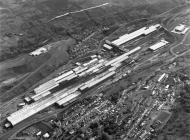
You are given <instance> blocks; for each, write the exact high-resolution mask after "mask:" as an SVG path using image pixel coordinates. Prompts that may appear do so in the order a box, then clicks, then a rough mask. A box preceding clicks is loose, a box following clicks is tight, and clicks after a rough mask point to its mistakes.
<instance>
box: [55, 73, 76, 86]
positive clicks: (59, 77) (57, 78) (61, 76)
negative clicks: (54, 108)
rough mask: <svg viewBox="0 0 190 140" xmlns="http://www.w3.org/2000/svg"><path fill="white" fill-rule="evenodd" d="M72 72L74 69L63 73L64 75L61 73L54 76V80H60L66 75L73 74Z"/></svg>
mask: <svg viewBox="0 0 190 140" xmlns="http://www.w3.org/2000/svg"><path fill="white" fill-rule="evenodd" d="M71 74H73V71H72V70H71V71H68V72H66V73H63V74H62V75H60V76H58V77H56V78H54V80H55V81H56V82H58V81H59V80H61V79H63V78H65V77H67V76H69V75H71ZM58 83H59V82H58Z"/></svg>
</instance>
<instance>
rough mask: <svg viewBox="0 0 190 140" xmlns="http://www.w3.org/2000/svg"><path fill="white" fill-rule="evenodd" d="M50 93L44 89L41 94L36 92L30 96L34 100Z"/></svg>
mask: <svg viewBox="0 0 190 140" xmlns="http://www.w3.org/2000/svg"><path fill="white" fill-rule="evenodd" d="M49 94H51V92H50V91H46V92H43V93H42V94H36V95H34V96H32V97H31V98H32V99H33V100H34V101H37V100H39V99H41V98H43V97H46V96H47V95H49Z"/></svg>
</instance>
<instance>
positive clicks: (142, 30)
mask: <svg viewBox="0 0 190 140" xmlns="http://www.w3.org/2000/svg"><path fill="white" fill-rule="evenodd" d="M159 28H161V25H160V24H155V25H152V26H149V27H143V28H140V29H139V30H137V31H134V32H132V33H130V34H125V35H122V36H120V37H119V38H118V39H116V40H114V41H112V43H113V44H115V45H117V46H120V45H122V44H124V43H126V42H128V41H130V40H132V39H135V38H137V37H139V36H141V35H148V34H150V33H152V32H154V31H156V30H158V29H159Z"/></svg>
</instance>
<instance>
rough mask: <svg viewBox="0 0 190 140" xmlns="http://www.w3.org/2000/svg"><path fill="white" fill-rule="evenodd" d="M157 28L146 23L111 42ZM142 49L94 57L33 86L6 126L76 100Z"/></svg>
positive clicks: (145, 33)
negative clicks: (72, 83) (80, 80)
mask: <svg viewBox="0 0 190 140" xmlns="http://www.w3.org/2000/svg"><path fill="white" fill-rule="evenodd" d="M158 28H161V26H160V25H159V24H156V25H152V26H150V27H143V28H141V29H139V30H137V31H135V32H132V33H130V34H125V35H122V36H120V37H119V39H117V40H114V41H112V43H113V44H115V45H118V46H119V45H122V44H123V43H125V42H127V41H130V40H132V39H134V38H136V37H139V36H141V35H147V34H149V33H151V32H154V31H156V30H157V29H158ZM167 43H168V42H167V41H165V40H161V41H160V42H159V43H157V44H155V45H153V46H151V47H150V49H152V50H156V49H158V48H159V47H162V46H164V45H166V44H167ZM103 46H104V47H106V48H108V49H111V48H112V47H111V46H109V44H104V45H103ZM140 49H141V47H137V48H134V49H132V50H130V51H129V52H126V53H124V54H122V55H120V56H117V57H115V58H114V59H111V60H105V59H102V58H100V59H99V58H97V57H95V58H93V59H92V60H90V61H89V62H87V63H84V64H82V65H80V66H78V67H75V68H74V69H72V70H70V71H67V72H65V73H62V74H61V75H59V76H58V77H55V78H54V79H52V80H50V81H47V82H46V83H44V84H41V85H39V86H38V87H36V88H35V89H34V93H35V95H33V96H31V97H26V98H25V101H26V102H27V105H26V106H24V107H23V108H22V109H20V110H18V111H17V112H14V113H12V114H11V115H10V116H9V117H7V121H8V122H7V123H10V125H8V124H6V126H11V125H12V126H14V125H16V124H18V123H19V122H21V121H23V120H24V119H26V118H28V117H30V116H32V115H34V114H36V113H38V112H40V111H42V110H43V109H45V108H47V107H49V106H51V105H53V104H55V103H57V104H58V105H64V104H66V103H67V102H71V101H74V100H75V99H76V98H77V96H79V95H80V94H82V93H83V91H84V90H87V89H90V88H92V87H93V86H95V85H97V84H99V83H100V82H102V81H104V80H106V79H108V78H111V77H112V76H114V75H115V70H116V69H117V68H118V67H120V66H121V65H122V62H123V61H125V60H126V59H128V57H129V56H130V55H132V54H134V53H136V52H137V51H139V50H140ZM102 69H104V70H103V72H102V73H101V74H97V76H95V77H93V78H92V79H90V80H88V81H86V82H84V83H80V84H79V85H76V86H71V87H70V88H67V87H65V88H64V89H62V90H60V91H56V92H52V90H53V89H55V88H56V87H58V86H59V85H60V84H64V82H68V81H71V80H73V79H75V78H81V77H84V76H87V75H91V74H93V73H96V72H98V71H102Z"/></svg>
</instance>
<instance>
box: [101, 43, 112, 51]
mask: <svg viewBox="0 0 190 140" xmlns="http://www.w3.org/2000/svg"><path fill="white" fill-rule="evenodd" d="M103 47H104V48H106V49H108V50H111V49H112V47H111V46H110V45H107V44H104V45H103Z"/></svg>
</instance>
